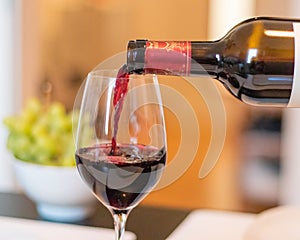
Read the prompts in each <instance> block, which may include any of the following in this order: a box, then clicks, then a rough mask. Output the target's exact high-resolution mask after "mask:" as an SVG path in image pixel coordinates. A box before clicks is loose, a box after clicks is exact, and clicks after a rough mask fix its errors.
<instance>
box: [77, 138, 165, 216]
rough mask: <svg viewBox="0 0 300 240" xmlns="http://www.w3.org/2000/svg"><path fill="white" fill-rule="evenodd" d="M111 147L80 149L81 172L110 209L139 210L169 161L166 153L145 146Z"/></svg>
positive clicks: (79, 163)
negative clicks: (113, 149)
mask: <svg viewBox="0 0 300 240" xmlns="http://www.w3.org/2000/svg"><path fill="white" fill-rule="evenodd" d="M111 147H112V146H111V145H110V144H103V145H99V146H95V147H89V148H83V149H79V150H78V151H77V152H76V162H77V167H78V170H79V172H80V174H81V176H82V177H83V179H84V180H85V182H86V183H87V184H88V185H89V187H90V188H91V189H92V190H93V192H94V194H95V195H96V196H97V198H98V199H99V200H100V201H101V202H102V203H103V204H104V205H106V206H110V207H112V208H114V209H117V210H125V211H126V210H128V209H131V208H132V207H134V206H136V205H137V204H138V203H139V202H140V201H141V200H142V199H143V198H144V197H145V196H146V194H148V193H149V192H150V191H151V189H153V187H154V186H155V185H156V183H157V182H158V180H159V179H160V176H161V174H162V171H163V167H164V165H165V161H166V153H165V150H164V149H161V150H159V149H157V148H155V147H150V146H142V145H119V146H118V151H117V152H118V155H115V156H114V155H111Z"/></svg>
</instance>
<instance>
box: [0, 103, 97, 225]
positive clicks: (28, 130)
mask: <svg viewBox="0 0 300 240" xmlns="http://www.w3.org/2000/svg"><path fill="white" fill-rule="evenodd" d="M74 119H75V120H74ZM73 120H74V122H75V123H76V114H75V113H74V112H69V113H68V112H67V111H66V109H65V107H64V105H63V104H61V103H59V102H53V103H50V104H47V106H45V105H44V104H42V103H41V102H40V101H39V100H38V99H30V100H29V101H28V102H27V103H26V105H25V107H24V109H23V110H22V112H21V113H20V114H18V115H14V116H8V117H6V118H5V119H4V120H3V123H4V125H5V126H6V127H7V129H8V131H9V134H8V137H7V148H8V150H9V151H10V152H11V153H12V165H13V169H14V171H15V176H16V179H17V183H18V185H19V186H20V188H21V190H22V191H23V192H24V193H25V194H26V195H27V196H28V197H29V198H30V199H31V200H32V201H34V202H35V203H36V207H37V211H38V213H39V215H40V216H41V217H42V218H44V219H48V220H53V221H61V222H76V221H80V220H82V219H84V218H86V217H88V216H90V215H91V214H92V212H93V207H94V203H95V197H94V196H93V195H92V194H91V193H90V191H89V190H88V189H87V187H86V186H85V184H84V183H83V182H82V180H81V179H80V177H79V174H78V172H77V170H76V166H75V157H74V152H75V144H74V138H73V130H72V129H73V127H72V125H73Z"/></svg>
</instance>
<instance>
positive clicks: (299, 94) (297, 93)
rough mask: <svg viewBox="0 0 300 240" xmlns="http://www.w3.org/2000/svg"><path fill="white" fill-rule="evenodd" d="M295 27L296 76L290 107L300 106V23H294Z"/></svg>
mask: <svg viewBox="0 0 300 240" xmlns="http://www.w3.org/2000/svg"><path fill="white" fill-rule="evenodd" d="M293 28H294V42H295V53H294V55H295V60H294V78H293V87H292V92H291V97H290V101H289V103H288V107H300V23H293Z"/></svg>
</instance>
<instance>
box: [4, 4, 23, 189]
mask: <svg viewBox="0 0 300 240" xmlns="http://www.w3.org/2000/svg"><path fill="white" fill-rule="evenodd" d="M20 4H21V2H20V1H18V0H1V1H0V36H1V37H0V53H1V54H0V191H14V190H15V181H14V176H13V172H12V169H11V166H10V154H9V153H8V151H7V150H6V138H7V130H6V129H5V127H4V126H3V124H2V121H3V118H4V117H5V116H7V115H10V114H13V113H14V112H15V111H16V110H17V109H18V107H19V106H20V99H21V96H20V93H21V87H20V86H21V85H20V83H21V79H20V74H19V73H20V64H19V61H20V51H19V50H20V48H19V46H20V42H19V39H20V36H19V33H18V31H19V28H18V19H20V16H17V15H19V14H18V13H19V10H18V9H19V5H20ZM17 56H18V57H17Z"/></svg>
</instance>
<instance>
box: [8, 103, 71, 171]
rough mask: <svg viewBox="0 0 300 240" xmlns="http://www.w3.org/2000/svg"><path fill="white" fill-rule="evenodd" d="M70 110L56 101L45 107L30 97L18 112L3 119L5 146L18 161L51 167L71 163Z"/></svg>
mask: <svg viewBox="0 0 300 240" xmlns="http://www.w3.org/2000/svg"><path fill="white" fill-rule="evenodd" d="M72 115H73V114H72V112H70V113H67V112H66V109H65V107H64V106H63V105H62V104H61V103H58V102H53V103H51V104H50V105H49V106H48V107H47V108H45V107H44V106H43V105H42V104H41V102H40V101H39V100H37V99H30V100H29V101H28V102H27V104H26V106H25V108H24V110H23V111H22V112H21V114H19V115H15V116H9V117H7V118H5V119H4V125H5V126H6V127H7V128H8V130H9V135H8V138H7V148H8V149H9V150H10V151H11V152H12V153H13V155H14V156H15V157H16V158H17V159H20V160H23V161H27V162H32V163H37V164H44V165H55V166H74V165H75V159H74V151H75V145H74V139H73V131H72Z"/></svg>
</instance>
